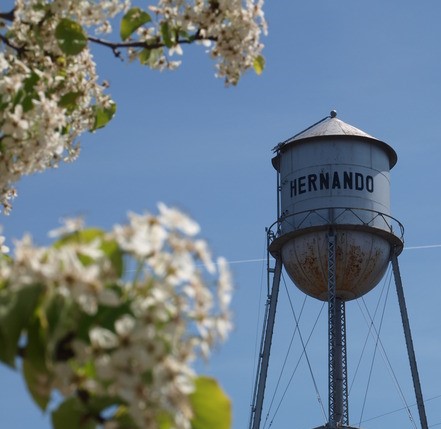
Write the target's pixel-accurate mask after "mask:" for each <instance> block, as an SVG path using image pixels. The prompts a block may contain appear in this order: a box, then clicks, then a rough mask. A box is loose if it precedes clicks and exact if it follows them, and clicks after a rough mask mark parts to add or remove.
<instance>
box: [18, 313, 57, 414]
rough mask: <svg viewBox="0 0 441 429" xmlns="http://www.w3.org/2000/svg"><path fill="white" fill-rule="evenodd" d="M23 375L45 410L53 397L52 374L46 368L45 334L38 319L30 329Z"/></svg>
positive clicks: (33, 396)
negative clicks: (51, 396)
mask: <svg viewBox="0 0 441 429" xmlns="http://www.w3.org/2000/svg"><path fill="white" fill-rule="evenodd" d="M27 339H28V343H27V345H26V351H25V356H24V359H23V375H24V378H25V381H26V384H27V387H28V389H29V392H30V393H31V396H32V398H33V399H34V401H35V402H36V403H37V404H38V406H39V407H40V408H41V409H42V410H45V409H46V407H47V404H48V403H49V399H50V395H51V381H52V380H51V373H50V372H49V370H48V369H47V366H46V341H45V333H44V331H43V329H42V327H41V325H40V320H39V319H38V318H37V317H34V318H33V322H32V323H31V324H30V325H29V327H28V335H27Z"/></svg>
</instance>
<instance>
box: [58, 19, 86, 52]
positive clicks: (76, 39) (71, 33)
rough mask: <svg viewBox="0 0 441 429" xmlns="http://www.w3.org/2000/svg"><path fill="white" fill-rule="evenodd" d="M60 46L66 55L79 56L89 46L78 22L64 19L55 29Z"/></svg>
mask: <svg viewBox="0 0 441 429" xmlns="http://www.w3.org/2000/svg"><path fill="white" fill-rule="evenodd" d="M55 38H56V39H57V42H58V46H59V47H60V49H61V50H62V51H63V52H64V53H65V54H66V55H77V54H79V53H80V52H81V51H82V50H83V49H84V48H85V47H86V45H87V35H86V33H85V32H84V30H83V27H81V25H80V24H78V22H75V21H72V20H70V19H67V18H63V19H61V20H60V22H59V23H58V25H57V27H56V28H55Z"/></svg>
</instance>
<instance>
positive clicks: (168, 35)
mask: <svg viewBox="0 0 441 429" xmlns="http://www.w3.org/2000/svg"><path fill="white" fill-rule="evenodd" d="M161 34H162V39H163V40H164V44H165V46H167V48H171V47H172V46H173V45H174V42H173V40H172V32H171V30H170V26H169V25H168V22H163V23H162V24H161Z"/></svg>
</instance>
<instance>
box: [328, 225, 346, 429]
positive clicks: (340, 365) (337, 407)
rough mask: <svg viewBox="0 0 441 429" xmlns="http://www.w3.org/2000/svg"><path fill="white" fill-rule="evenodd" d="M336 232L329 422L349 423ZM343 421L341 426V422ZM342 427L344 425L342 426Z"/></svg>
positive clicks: (331, 267)
mask: <svg viewBox="0 0 441 429" xmlns="http://www.w3.org/2000/svg"><path fill="white" fill-rule="evenodd" d="M335 268H336V267H335V235H334V233H333V232H332V231H331V232H330V233H329V235H328V305H329V423H328V427H329V428H331V429H335V428H337V427H339V426H340V425H347V424H348V420H349V418H348V388H347V387H348V383H347V364H346V320H345V303H344V301H343V300H341V299H339V298H337V296H336V292H335V291H336V274H335V273H336V270H335ZM338 425H339V426H338ZM340 427H341V426H340Z"/></svg>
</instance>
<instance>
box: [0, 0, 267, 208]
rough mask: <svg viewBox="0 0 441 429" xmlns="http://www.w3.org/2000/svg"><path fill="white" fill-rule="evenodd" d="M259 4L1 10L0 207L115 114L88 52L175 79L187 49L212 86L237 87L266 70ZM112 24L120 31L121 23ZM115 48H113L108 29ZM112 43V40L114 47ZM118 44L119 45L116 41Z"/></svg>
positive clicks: (68, 1) (52, 1)
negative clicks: (210, 64) (202, 57)
mask: <svg viewBox="0 0 441 429" xmlns="http://www.w3.org/2000/svg"><path fill="white" fill-rule="evenodd" d="M262 3H263V0H158V2H157V4H156V5H150V6H147V7H145V2H142V4H143V5H144V7H145V9H141V8H140V7H132V6H131V4H130V0H16V1H15V7H14V8H13V9H12V10H10V11H1V7H2V5H1V4H0V47H1V51H0V204H2V205H3V206H4V210H5V211H6V212H8V211H9V210H10V208H11V199H12V198H13V197H14V196H15V193H16V192H15V189H14V187H13V184H14V183H15V182H16V181H18V180H19V179H20V177H21V176H23V175H25V174H31V173H34V172H37V171H43V170H45V169H47V168H50V167H55V166H57V165H58V164H59V162H60V161H72V160H74V159H75V158H76V157H77V156H78V151H79V141H78V138H79V136H80V135H81V134H82V133H84V132H85V131H94V130H97V129H98V128H101V127H104V126H105V125H106V124H107V123H108V122H109V121H110V120H111V119H112V117H113V115H114V113H115V111H116V105H115V103H114V102H113V101H112V99H111V97H110V96H109V95H107V94H106V93H105V90H106V87H107V85H106V81H105V80H104V78H103V79H102V80H101V79H100V78H99V77H98V76H97V72H96V67H95V63H94V61H93V59H92V55H91V47H92V46H93V45H94V44H99V45H103V46H107V47H108V48H109V50H111V51H112V52H113V54H114V55H115V56H117V57H120V58H124V57H125V58H127V60H129V61H137V62H139V63H140V64H141V65H144V66H147V67H150V68H153V69H158V70H163V69H175V68H176V67H178V66H179V64H180V61H177V60H176V58H177V57H179V56H180V55H181V54H182V52H183V47H184V46H185V45H189V44H202V45H204V46H205V47H206V49H208V52H209V55H210V56H211V57H212V58H213V59H214V60H215V61H216V69H217V76H219V77H221V78H224V79H225V82H226V84H227V85H235V84H236V83H237V82H238V80H239V78H240V76H241V75H242V74H243V73H244V72H245V71H246V70H247V69H249V68H254V70H255V71H256V72H257V73H260V72H261V71H262V69H263V66H264V60H263V57H262V56H261V50H262V44H261V42H260V35H261V33H262V32H265V31H266V24H265V20H264V16H263V12H262ZM118 18H119V21H118ZM115 23H117V25H118V26H119V38H118V37H116V36H113V38H112V24H113V25H115ZM111 38H112V39H111ZM115 39H118V40H115Z"/></svg>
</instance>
